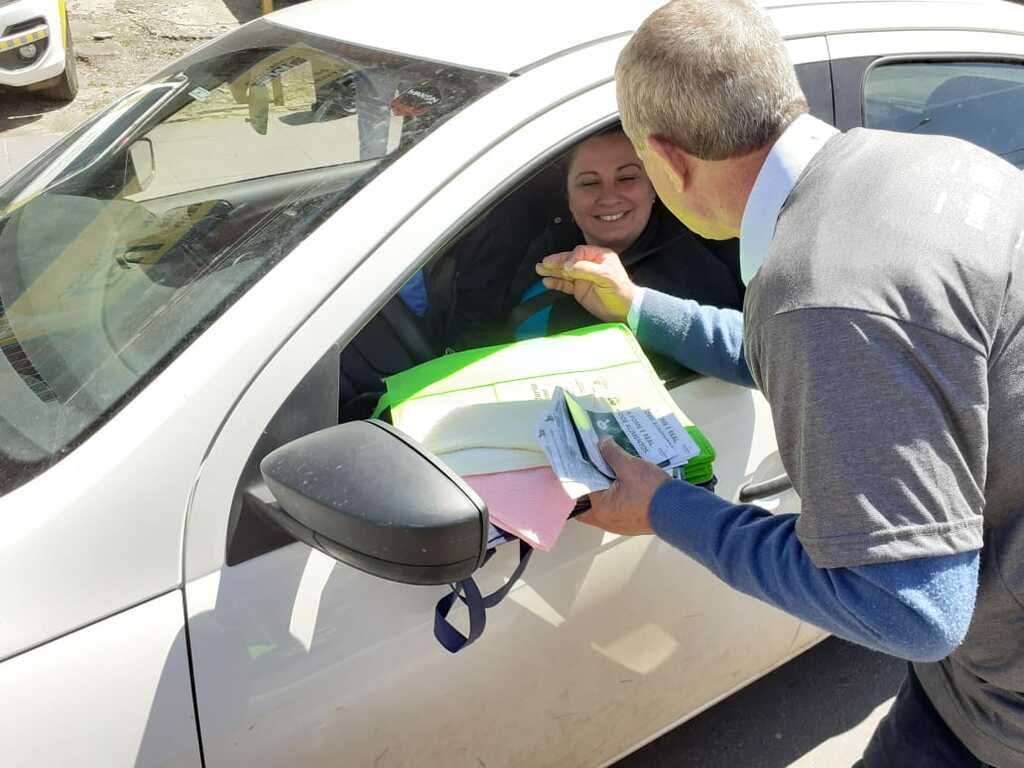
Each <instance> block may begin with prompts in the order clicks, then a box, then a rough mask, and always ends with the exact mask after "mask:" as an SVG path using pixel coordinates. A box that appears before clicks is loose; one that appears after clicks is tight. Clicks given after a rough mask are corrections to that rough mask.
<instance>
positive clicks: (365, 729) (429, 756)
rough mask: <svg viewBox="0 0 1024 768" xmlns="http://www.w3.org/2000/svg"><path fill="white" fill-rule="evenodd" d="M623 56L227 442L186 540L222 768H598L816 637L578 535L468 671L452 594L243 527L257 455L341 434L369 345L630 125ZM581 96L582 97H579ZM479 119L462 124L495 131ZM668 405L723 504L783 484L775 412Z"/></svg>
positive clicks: (420, 238)
mask: <svg viewBox="0 0 1024 768" xmlns="http://www.w3.org/2000/svg"><path fill="white" fill-rule="evenodd" d="M622 42H623V41H622V40H618V41H611V42H609V43H605V44H602V45H600V46H596V47H594V48H591V49H585V50H583V51H580V52H578V53H574V54H572V55H570V56H566V57H563V58H561V59H557V60H555V61H554V62H552V63H550V64H546V65H544V66H541V67H538V68H536V69H534V70H531V71H530V72H528V73H526V74H524V75H522V76H521V77H520V78H518V80H517V81H516V82H515V83H514V85H515V86H517V87H520V88H527V87H529V84H530V83H532V82H545V83H551V82H552V81H553V78H562V79H564V80H565V81H566V82H567V84H570V85H571V84H572V82H573V81H574V80H575V85H574V86H572V87H571V88H570V87H567V88H566V91H565V93H566V94H567V95H566V97H563V98H561V99H559V100H557V101H555V102H553V103H552V104H550V105H549V106H548V107H547V108H545V109H543V110H537V111H535V112H534V113H533V114H532V115H531V116H530V117H531V119H528V120H523V121H522V122H521V123H520V125H519V127H518V128H517V129H516V130H514V131H512V132H511V133H510V134H509V135H508V136H507V137H506V138H504V139H503V140H502V141H501V142H500V143H499V144H497V145H496V146H494V147H492V148H490V149H489V150H488V151H486V152H484V153H483V154H481V155H480V156H478V157H476V158H475V159H474V160H473V162H472V163H467V165H466V166H465V167H464V168H463V170H461V172H459V173H458V174H457V175H455V176H454V177H453V178H452V179H451V180H450V181H449V182H448V183H447V184H445V186H444V187H443V188H442V189H440V190H439V191H438V192H437V193H436V194H434V195H433V196H432V197H430V198H429V199H428V200H426V201H425V202H424V204H423V205H422V206H421V207H420V208H419V209H418V210H417V211H415V212H414V213H413V214H412V215H410V216H409V217H408V218H407V219H406V220H405V221H404V222H403V223H402V224H401V226H400V227H398V228H397V229H396V230H395V231H394V232H393V233H391V234H390V235H389V236H388V237H387V238H386V239H384V240H383V241H382V242H381V243H380V244H379V245H378V246H377V248H376V249H375V250H374V251H373V253H372V254H371V255H370V257H369V258H368V259H367V260H365V261H364V262H363V263H362V264H361V265H360V266H359V267H358V268H357V269H356V270H355V271H354V272H353V273H352V274H351V275H350V276H349V277H348V278H347V279H346V280H345V282H344V283H343V284H342V285H341V286H340V287H339V288H338V289H337V290H336V291H334V292H333V294H332V295H331V296H330V297H329V298H328V299H327V300H326V301H325V302H324V303H323V304H322V305H321V306H319V307H318V308H317V309H316V311H315V312H314V313H313V314H312V315H311V316H310V317H309V319H308V320H307V321H306V323H304V324H303V326H302V327H301V328H300V329H299V330H298V331H297V332H296V333H295V334H294V335H293V336H292V337H291V338H290V339H289V340H288V341H287V342H286V343H285V344H284V345H283V346H282V347H281V348H280V349H279V350H278V351H277V352H276V354H275V355H274V356H273V358H272V359H271V360H269V362H268V363H267V365H266V366H265V367H264V368H263V370H262V371H261V373H260V374H259V375H258V376H257V377H256V378H255V379H254V380H253V382H252V384H251V386H250V387H249V388H248V390H247V391H246V392H245V394H244V395H243V396H242V397H241V398H240V399H239V400H238V402H237V403H236V405H235V407H234V409H233V411H232V412H231V414H230V415H229V416H228V418H227V419H226V420H225V422H224V424H223V427H222V429H221V431H220V433H219V435H218V437H217V439H216V441H215V442H214V443H213V444H212V445H211V447H210V450H209V452H208V454H207V457H206V461H205V462H204V466H203V469H202V472H201V474H200V476H199V478H198V481H197V484H196V487H195V490H194V493H193V496H192V502H191V505H190V511H189V520H188V524H187V528H186V537H185V578H186V603H187V608H188V621H189V633H190V648H191V654H192V661H193V665H194V675H195V691H196V700H197V709H198V713H199V720H200V724H201V735H202V741H203V749H204V757H205V760H206V765H207V766H208V768H218V767H219V766H226V765H235V764H252V765H292V764H301V765H308V766H317V765H337V764H339V763H342V764H345V765H379V766H387V765H402V764H417V765H445V766H461V765H467V766H470V765H472V766H476V765H481V764H486V765H489V766H496V765H524V764H529V765H598V764H603V763H607V762H608V761H610V760H612V759H614V758H616V757H617V756H618V755H620V754H623V753H624V752H627V751H630V750H632V749H634V748H636V747H637V746H639V744H640V743H642V742H643V741H645V740H647V739H649V738H651V737H653V736H654V735H656V734H657V733H658V732H659V731H661V730H664V729H666V728H668V727H671V726H672V725H673V724H674V723H676V722H678V721H679V720H680V719H682V718H683V717H685V716H688V715H691V714H693V713H695V712H696V711H698V710H699V709H701V708H703V707H705V706H707V705H709V704H710V703H712V702H713V701H715V700H716V699H718V698H720V697H721V696H723V695H725V694H727V693H729V692H730V691H731V690H734V689H735V688H737V687H739V686H741V685H743V684H744V683H745V682H748V681H749V680H750V679H752V678H754V677H756V676H758V675H760V674H763V673H764V672H765V671H767V670H769V669H771V668H773V667H774V666H776V665H778V664H780V663H782V662H783V661H784V660H785V659H787V658H789V657H790V656H792V655H795V654H796V653H798V652H800V651H801V650H803V649H804V648H806V647H808V646H809V645H810V644H813V643H814V642H816V641H817V640H818V639H820V638H821V637H823V633H821V632H820V631H819V630H816V629H813V628H807V627H805V626H803V625H802V624H801V623H800V622H798V621H797V620H795V619H793V618H791V617H788V616H786V615H785V614H782V613H780V612H778V611H776V610H774V609H772V608H770V607H768V606H766V605H764V604H762V603H759V602H757V601H755V600H752V599H750V598H747V597H745V596H742V595H740V594H739V593H736V592H734V591H733V590H731V589H729V588H728V587H726V586H725V585H724V584H722V583H721V582H719V581H717V580H716V579H715V578H714V577H712V576H711V575H710V574H709V573H708V572H707V571H706V570H704V569H703V568H702V567H700V566H698V565H697V564H696V563H694V562H692V561H690V560H689V559H687V558H685V557H684V556H682V555H680V554H679V553H678V552H676V551H675V550H673V549H672V548H671V547H669V546H668V545H667V544H664V543H663V542H660V541H659V540H657V539H655V538H654V537H637V538H628V537H619V536H614V535H611V534H606V533H602V532H600V531H598V530H596V529H593V528H589V527H587V526H583V525H580V524H578V523H574V522H570V523H569V524H568V525H567V527H566V529H565V531H564V532H563V534H562V537H561V539H560V540H559V542H558V545H557V547H556V548H555V549H554V550H553V551H552V552H550V553H543V552H538V553H536V554H535V556H534V559H533V561H532V563H531V565H530V567H529V569H528V570H527V572H526V575H525V577H524V578H523V580H522V581H521V582H520V583H519V584H517V585H516V587H515V588H514V589H513V590H512V592H511V594H510V595H509V598H508V600H507V601H506V602H504V603H502V604H501V605H500V606H498V607H497V608H496V609H494V610H492V611H491V612H490V616H489V619H488V629H487V632H486V633H485V635H484V636H483V638H482V639H481V640H479V641H478V642H477V643H476V644H475V645H473V646H470V647H469V648H467V649H465V650H464V651H462V652H461V653H459V654H458V655H456V656H452V655H450V654H448V653H447V652H446V651H445V650H444V649H443V648H441V646H440V645H438V644H437V642H436V641H435V640H434V638H433V636H432V631H431V630H432V624H433V607H434V604H435V603H436V602H437V600H438V599H439V598H440V597H441V596H442V595H443V594H444V593H445V592H446V591H447V590H445V589H442V588H429V587H412V586H406V585H400V584H395V583H389V582H385V581H382V580H379V579H375V578H373V577H371V576H368V575H366V574H363V573H361V572H359V571H356V570H354V569H352V568H348V567H347V566H345V565H342V564H338V563H336V562H335V561H333V560H331V559H329V558H327V557H326V556H324V555H322V554H321V553H319V552H317V551H314V550H311V549H310V548H309V547H307V546H305V545H302V544H298V543H294V542H293V543H287V538H286V537H283V536H281V535H280V534H277V533H275V532H274V531H273V530H269V529H265V528H260V525H259V524H258V523H256V522H254V521H253V520H252V519H251V518H248V517H247V516H246V514H245V511H244V496H245V492H244V491H245V489H244V488H243V487H242V485H243V483H241V482H240V478H244V477H246V476H247V472H248V473H250V477H251V467H252V465H253V460H254V458H258V457H259V454H260V452H261V450H265V447H264V448H261V447H260V445H261V443H260V441H261V438H263V437H264V436H265V435H266V434H272V433H275V432H276V431H278V429H279V428H280V425H282V424H287V427H286V428H285V432H287V431H288V430H290V431H291V432H292V433H293V434H301V433H302V432H304V431H309V430H310V429H312V428H315V426H316V425H317V423H318V422H319V425H320V426H323V425H324V423H323V421H324V419H328V420H329V418H330V412H331V397H330V396H329V395H328V396H327V397H324V389H325V388H327V389H328V390H329V391H330V388H331V387H332V386H333V387H337V377H338V374H337V365H338V363H337V361H338V357H339V352H340V349H341V348H343V347H344V346H345V345H346V344H347V343H349V341H350V340H351V338H352V336H353V335H354V334H355V332H356V331H358V329H359V328H360V327H362V326H363V324H364V323H365V321H366V320H367V319H368V318H371V317H374V316H377V313H379V312H380V310H381V308H382V307H383V306H384V305H385V303H386V301H387V299H388V298H389V297H390V296H392V295H393V294H394V293H395V291H396V290H397V288H398V287H399V286H401V285H402V284H403V283H404V282H405V281H406V280H407V279H408V278H409V277H410V276H411V275H412V274H414V272H415V270H417V269H418V268H420V267H422V266H423V264H425V263H426V262H427V261H428V260H429V259H431V258H432V256H433V255H434V254H435V253H436V252H438V251H439V250H440V249H442V248H443V247H444V245H445V244H446V243H447V242H450V241H451V240H452V239H453V238H454V237H455V236H456V235H457V234H458V233H459V232H461V231H463V230H464V229H465V227H466V226H467V225H468V224H469V223H471V222H472V221H473V220H474V218H475V217H476V216H477V215H478V214H479V213H480V212H481V211H483V210H484V209H485V208H486V207H487V206H488V204H489V203H491V202H492V201H494V200H496V199H498V198H499V197H500V196H501V195H502V194H504V193H505V192H507V191H508V190H509V189H510V188H511V187H512V186H513V185H514V184H515V183H516V182H517V181H519V180H520V179H522V178H525V177H526V176H527V175H529V174H530V173H531V172H532V171H534V170H536V168H537V167H539V165H541V164H543V163H544V162H546V161H547V160H550V159H551V158H553V157H555V156H556V155H557V154H558V153H560V152H561V151H562V150H564V149H565V148H567V147H568V146H570V145H571V144H572V143H574V142H575V141H577V140H578V139H580V138H581V137H583V136H584V135H586V134H587V133H589V132H591V131H593V130H595V129H597V128H599V127H600V126H602V125H605V124H607V123H609V122H611V121H613V120H614V119H615V112H616V106H615V97H614V86H613V83H611V82H610V80H611V72H612V66H613V64H614V60H615V57H616V56H617V53H618V50H619V48H620V47H621V44H622ZM793 50H794V58H796V59H797V61H798V62H800V63H804V62H806V63H808V64H813V66H811V67H808V68H807V69H806V70H802V71H803V73H804V76H805V77H808V78H814V82H816V83H817V86H818V87H824V88H826V89H827V84H828V67H827V63H824V62H825V61H826V59H827V56H826V54H825V49H824V43H823V41H822V40H802V41H799V43H798V44H796V45H795V46H794V48H793ZM581 72H587V73H589V75H588V76H589V77H590V80H589V82H588V85H586V86H585V87H583V86H582V85H581V83H580V81H579V77H580V73H581ZM570 73H573V74H571V75H570ZM594 73H597V74H596V75H595V74H594ZM602 73H603V77H602V76H601V74H602ZM506 87H509V86H506ZM815 93H816V103H820V104H821V105H827V106H828V108H830V107H831V98H830V96H829V95H828V92H827V90H826V91H825V92H824V93H822V92H821V91H820V90H817V87H816V90H815ZM574 94H575V95H574ZM818 97H820V98H818ZM486 101H487V100H486V99H485V100H482V101H481V102H480V103H479V104H478V105H476V106H473V107H470V108H468V109H467V110H466V113H465V114H466V115H469V114H471V113H475V114H477V115H478V116H479V115H482V114H483V112H482V111H481V110H482V109H483V108H484V107H485V106H486ZM826 117H828V115H826ZM485 119H497V120H505V121H508V122H513V121H514V120H515V116H514V115H511V114H510V113H508V112H505V113H492V114H491V115H489V116H487V117H486V118H485ZM444 130H446V129H441V131H440V132H441V133H443V132H444ZM415 154H416V150H413V151H412V152H410V155H409V158H408V159H409V160H412V159H413V157H414V155H415ZM404 162H405V161H404V160H403V161H401V162H400V163H398V164H396V166H395V168H394V170H395V172H400V170H401V168H402V164H403V163H404ZM372 189H373V187H372V185H371V187H370V188H368V189H367V192H368V193H369V192H371V191H372ZM333 391H336V390H333ZM672 394H673V396H674V397H675V398H676V399H677V400H678V402H679V403H680V404H681V406H682V407H683V409H684V410H685V411H686V412H687V413H688V414H690V415H691V416H692V417H693V418H694V419H695V420H696V421H697V423H698V424H699V425H700V426H701V428H702V430H703V431H704V432H705V433H706V434H707V435H708V436H709V438H710V439H711V440H712V442H713V443H714V445H715V447H716V449H717V451H718V460H717V462H716V470H717V473H718V478H719V493H721V494H722V495H724V496H726V497H729V498H733V499H735V498H737V496H738V494H739V492H740V489H741V487H744V486H747V485H749V484H750V483H755V484H758V483H761V482H762V481H771V480H774V479H776V478H778V477H779V476H780V475H781V474H783V472H782V467H781V464H780V462H779V459H778V454H777V451H776V448H775V444H774V434H773V430H772V425H771V417H770V414H769V410H768V407H767V404H766V403H765V401H764V399H763V398H762V397H761V396H760V394H758V393H756V392H753V391H750V390H746V389H743V388H740V387H735V386H732V385H729V384H724V383H722V382H717V381H712V380H710V379H706V378H691V379H690V380H688V381H685V382H684V383H681V384H680V385H679V386H677V387H675V388H674V389H673V390H672ZM281 439H284V438H281ZM247 467H248V468H249V469H247ZM762 487H764V488H765V490H764V491H763V493H764V495H763V497H762V498H760V499H759V503H762V504H764V505H765V506H766V507H768V508H769V509H771V510H773V511H776V512H782V511H797V510H798V507H799V500H798V499H797V497H796V496H795V494H793V492H792V491H788V490H785V488H784V486H783V485H782V484H779V483H771V482H769V483H767V484H766V486H762ZM250 491H251V492H259V491H258V490H256V491H252V489H250ZM515 559H516V548H515V547H509V546H506V547H503V548H502V549H500V550H499V551H498V553H497V554H496V556H495V557H494V558H492V560H491V561H490V562H489V563H488V565H487V566H486V567H485V568H484V569H482V570H481V571H479V572H478V574H477V581H478V582H479V583H480V586H481V589H483V590H484V591H490V590H492V589H494V588H496V587H498V586H501V585H502V584H503V583H504V580H505V579H506V578H507V577H508V575H509V574H510V573H511V572H512V569H513V568H514V565H515ZM464 620H465V616H464V615H457V616H456V618H455V621H456V623H463V625H464Z"/></svg>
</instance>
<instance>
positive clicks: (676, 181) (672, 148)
mask: <svg viewBox="0 0 1024 768" xmlns="http://www.w3.org/2000/svg"><path fill="white" fill-rule="evenodd" d="M647 146H648V147H649V148H650V150H651V152H653V153H654V154H655V155H657V156H658V158H659V159H660V160H661V162H662V163H663V164H664V167H665V170H666V171H667V172H668V173H666V176H667V177H668V180H669V182H670V183H671V184H672V186H673V188H674V189H675V191H676V192H685V191H686V188H687V187H688V186H689V185H690V180H691V177H692V176H693V170H694V168H693V160H694V158H693V157H692V156H690V155H689V154H687V153H686V152H684V151H683V150H681V149H680V148H679V147H677V146H676V145H675V144H673V143H672V142H671V141H669V140H668V139H663V138H661V137H660V136H648V137H647Z"/></svg>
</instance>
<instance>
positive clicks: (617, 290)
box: [536, 245, 636, 322]
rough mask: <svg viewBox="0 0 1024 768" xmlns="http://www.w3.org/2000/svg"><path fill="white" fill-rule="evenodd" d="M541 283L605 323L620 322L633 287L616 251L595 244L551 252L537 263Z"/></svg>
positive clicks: (629, 304) (630, 303)
mask: <svg viewBox="0 0 1024 768" xmlns="http://www.w3.org/2000/svg"><path fill="white" fill-rule="evenodd" d="M536 269H537V274H538V275H540V276H541V277H543V278H544V286H545V287H546V288H549V289H551V290H553V291H561V292H562V293H568V294H569V295H570V296H574V297H575V298H576V301H578V302H579V303H580V304H581V305H582V306H583V308H584V309H585V310H587V311H588V312H589V313H590V314H592V315H594V316H595V317H597V318H599V319H601V320H604V321H606V322H623V321H625V319H626V315H627V314H628V313H629V308H630V306H631V305H632V303H633V293H634V291H635V290H636V286H635V285H633V281H632V280H630V279H629V275H627V274H626V269H625V267H623V266H622V262H621V261H619V257H618V254H616V253H615V252H614V251H610V250H608V249H607V248H601V247H599V246H596V245H577V246H576V248H575V249H574V250H572V251H566V252H563V253H553V254H551V255H550V256H546V257H545V258H544V261H542V262H541V263H540V264H538V265H537V267H536Z"/></svg>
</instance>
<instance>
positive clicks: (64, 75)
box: [39, 18, 78, 101]
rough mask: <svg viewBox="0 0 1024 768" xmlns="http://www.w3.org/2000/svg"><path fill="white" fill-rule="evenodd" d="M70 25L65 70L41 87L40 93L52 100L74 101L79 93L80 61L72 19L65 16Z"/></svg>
mask: <svg viewBox="0 0 1024 768" xmlns="http://www.w3.org/2000/svg"><path fill="white" fill-rule="evenodd" d="M64 23H65V24H66V25H67V27H68V43H67V45H66V46H65V47H64V71H63V72H61V73H60V74H59V75H57V77H55V78H53V80H51V81H50V83H49V84H48V85H46V86H45V87H44V88H41V89H39V94H40V95H41V96H42V97H43V98H46V99H51V100H52V101H73V100H74V98H75V96H76V95H77V94H78V63H77V61H76V60H75V42H74V40H72V39H71V21H70V20H69V19H68V18H65V20H64Z"/></svg>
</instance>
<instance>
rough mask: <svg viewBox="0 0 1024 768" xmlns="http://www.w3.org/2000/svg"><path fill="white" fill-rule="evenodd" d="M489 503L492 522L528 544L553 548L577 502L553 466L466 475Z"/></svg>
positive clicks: (467, 480)
mask: <svg viewBox="0 0 1024 768" xmlns="http://www.w3.org/2000/svg"><path fill="white" fill-rule="evenodd" d="M463 479H464V480H465V481H466V482H467V483H469V485H470V486H471V487H472V488H473V490H474V491H476V492H477V493H479V494H480V498H482V499H483V500H484V502H485V503H486V504H487V510H488V511H489V512H490V515H491V522H492V523H494V524H495V525H496V526H497V527H499V528H501V529H502V530H503V531H508V532H509V533H512V534H515V535H516V536H518V537H519V538H521V539H523V540H524V541H526V542H527V543H528V544H530V545H532V546H534V547H537V548H538V549H543V550H545V551H547V550H550V549H551V548H552V547H553V546H554V545H555V541H557V540H558V535H559V534H560V533H561V532H562V528H563V527H565V521H566V520H568V519H569V513H570V512H572V510H573V507H575V506H576V502H575V501H573V500H572V498H570V497H569V495H568V494H566V492H565V491H564V490H562V484H561V483H560V482H558V478H557V477H556V476H555V473H554V472H552V471H551V467H536V468H534V469H520V470H517V471H515V472H495V473H493V474H487V475H469V476H467V477H465V478H463Z"/></svg>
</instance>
